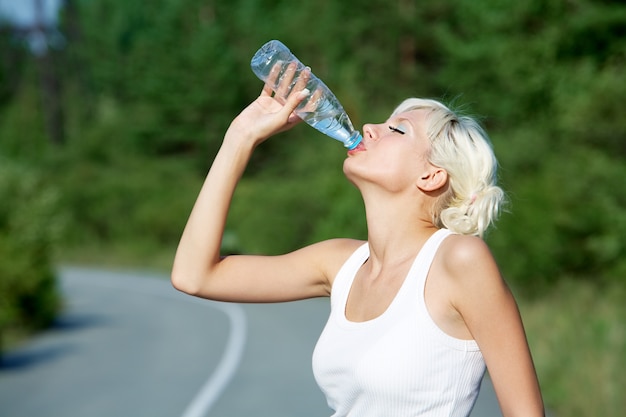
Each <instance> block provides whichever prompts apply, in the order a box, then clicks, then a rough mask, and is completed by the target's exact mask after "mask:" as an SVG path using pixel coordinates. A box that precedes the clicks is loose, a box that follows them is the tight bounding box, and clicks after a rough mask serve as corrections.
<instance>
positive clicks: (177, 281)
mask: <svg viewBox="0 0 626 417" xmlns="http://www.w3.org/2000/svg"><path fill="white" fill-rule="evenodd" d="M170 282H171V284H172V287H174V288H175V289H176V290H178V291H180V292H183V293H185V294H189V295H193V296H196V295H197V294H198V293H199V291H200V289H199V285H198V284H197V282H198V281H197V280H194V279H192V278H191V277H190V276H189V274H187V273H184V272H182V271H178V270H177V269H176V268H174V269H173V270H172V273H171V275H170Z"/></svg>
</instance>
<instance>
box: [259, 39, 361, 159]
mask: <svg viewBox="0 0 626 417" xmlns="http://www.w3.org/2000/svg"><path fill="white" fill-rule="evenodd" d="M291 63H296V71H295V76H294V77H293V80H292V82H291V84H290V86H289V89H291V88H293V87H294V85H295V84H296V82H297V80H298V77H299V76H300V73H301V72H302V71H303V70H304V69H305V68H306V67H305V66H304V65H303V64H302V62H300V61H299V60H298V58H296V57H295V56H294V55H293V54H292V53H291V51H290V50H289V49H288V48H287V47H286V46H285V45H283V43H282V42H280V41H277V40H272V41H269V42H268V43H266V44H265V45H263V46H262V47H261V48H260V49H259V50H258V51H257V52H256V53H255V54H254V56H253V57H252V61H251V62H250V66H251V67H252V71H253V72H254V73H255V74H256V76H257V77H259V78H260V79H261V80H262V81H264V82H267V79H268V77H269V74H270V72H271V71H272V68H274V66H275V65H276V64H279V65H280V71H279V74H278V77H277V79H276V83H275V85H274V86H272V89H273V90H274V92H275V91H276V87H277V86H278V85H279V84H280V82H281V81H282V78H283V76H284V73H285V70H286V69H287V67H288V66H289V64H291ZM306 88H307V89H308V90H309V91H310V92H311V94H309V96H308V97H307V98H305V99H304V100H303V101H302V103H300V105H298V107H297V108H296V111H295V113H296V114H297V115H298V117H300V118H301V119H302V120H304V121H305V122H307V123H308V124H309V125H311V126H313V127H314V128H315V129H317V130H319V131H320V132H322V133H323V134H325V135H327V136H330V137H331V138H333V139H336V140H338V141H339V142H342V143H343V144H344V146H345V147H346V148H348V149H354V148H356V147H357V146H358V144H359V143H360V142H361V140H362V139H363V137H362V136H361V133H360V132H359V131H357V130H355V129H354V127H353V126H352V121H351V120H350V118H349V117H348V115H347V114H346V112H345V110H344V109H343V106H342V105H341V103H339V100H337V97H335V95H334V94H333V93H332V92H331V91H330V89H329V88H328V87H327V86H326V84H324V83H323V82H322V81H321V80H320V79H319V78H317V77H316V76H315V75H314V74H313V73H310V77H309V80H308V82H307V84H306Z"/></svg>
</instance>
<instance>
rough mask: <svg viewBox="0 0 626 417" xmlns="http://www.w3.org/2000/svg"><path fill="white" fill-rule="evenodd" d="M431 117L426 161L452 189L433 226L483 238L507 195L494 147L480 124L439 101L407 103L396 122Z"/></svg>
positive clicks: (440, 204)
mask: <svg viewBox="0 0 626 417" xmlns="http://www.w3.org/2000/svg"><path fill="white" fill-rule="evenodd" d="M417 109H423V110H426V111H428V116H427V126H426V134H427V136H428V138H429V140H430V143H431V152H430V155H429V157H428V160H429V162H430V163H431V164H433V165H435V166H438V167H440V168H443V169H445V170H446V172H447V173H448V185H449V186H448V189H447V190H446V191H445V192H444V193H443V194H442V195H441V196H440V197H439V198H438V199H437V201H436V202H435V205H434V208H433V213H432V216H433V223H434V224H435V226H437V227H439V228H444V227H445V228H447V229H450V230H451V231H453V232H456V233H460V234H463V235H475V236H481V237H482V236H483V234H484V233H485V231H486V230H487V229H488V228H489V226H490V225H492V224H493V223H494V222H495V220H496V219H497V218H498V215H499V214H500V211H501V209H502V206H503V204H504V203H505V195H504V192H503V190H502V189H501V188H500V187H499V186H498V185H497V184H496V183H497V175H496V174H497V167H498V162H497V160H496V157H495V155H494V153H493V149H492V147H491V142H490V141H489V138H488V136H487V134H486V133H485V131H484V130H483V129H482V128H481V126H480V125H479V124H478V122H477V121H476V120H474V119H473V118H471V117H468V116H462V115H459V114H457V113H455V112H454V111H452V110H450V109H449V108H448V107H446V106H445V105H443V104H442V103H440V102H438V101H436V100H430V99H420V98H409V99H406V100H405V101H403V102H402V103H401V104H400V105H399V106H398V107H397V108H396V109H395V110H394V111H393V114H392V116H395V115H397V114H399V113H404V112H406V111H409V110H417Z"/></svg>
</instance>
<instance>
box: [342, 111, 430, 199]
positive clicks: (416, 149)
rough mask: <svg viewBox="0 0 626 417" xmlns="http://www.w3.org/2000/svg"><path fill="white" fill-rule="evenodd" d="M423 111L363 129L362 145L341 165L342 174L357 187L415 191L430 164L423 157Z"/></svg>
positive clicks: (426, 148)
mask: <svg viewBox="0 0 626 417" xmlns="http://www.w3.org/2000/svg"><path fill="white" fill-rule="evenodd" d="M427 114H428V113H427V111H426V110H423V109H419V110H410V111H406V112H404V113H400V114H397V115H395V116H392V117H391V118H389V119H388V120H387V121H386V122H385V123H381V124H366V125H364V126H363V141H362V144H361V145H359V146H358V147H357V148H355V149H354V150H352V151H349V152H348V158H347V159H346V160H345V162H344V172H345V174H346V176H347V177H348V179H350V181H352V182H353V183H355V184H356V185H357V186H358V185H359V184H360V183H361V182H362V181H366V182H373V183H376V184H380V185H382V186H383V187H385V188H387V189H389V190H390V191H400V190H404V189H406V187H415V184H416V183H417V179H418V178H419V177H420V176H421V175H423V173H424V171H425V169H426V168H427V167H428V166H431V164H430V163H429V162H428V160H427V157H428V154H429V152H430V142H429V140H428V137H427V136H426V118H427Z"/></svg>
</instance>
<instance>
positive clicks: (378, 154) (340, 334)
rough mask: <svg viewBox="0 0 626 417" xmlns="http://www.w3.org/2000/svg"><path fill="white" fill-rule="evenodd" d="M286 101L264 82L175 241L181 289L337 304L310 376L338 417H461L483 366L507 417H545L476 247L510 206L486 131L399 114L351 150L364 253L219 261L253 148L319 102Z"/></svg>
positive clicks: (513, 315) (457, 121) (290, 97)
mask: <svg viewBox="0 0 626 417" xmlns="http://www.w3.org/2000/svg"><path fill="white" fill-rule="evenodd" d="M292 91H293V93H292V94H288V93H287V91H286V90H283V91H281V89H280V88H279V90H278V91H277V92H276V95H275V96H273V94H272V92H271V90H270V88H269V86H268V85H266V86H265V88H264V90H263V92H262V93H261V95H260V96H259V97H258V98H257V99H256V100H255V101H254V102H252V103H251V104H250V105H249V106H248V107H247V108H246V109H245V110H244V111H243V112H242V113H241V114H239V115H238V116H237V117H236V118H235V119H234V121H233V122H232V124H231V125H230V127H229V129H228V131H227V132H226V135H225V137H224V141H223V144H222V146H221V148H220V150H219V152H218V154H217V156H216V158H215V160H214V162H213V165H212V167H211V169H210V171H209V174H208V176H207V178H206V182H205V184H204V186H203V188H202V190H201V192H200V194H199V196H198V199H197V201H196V204H195V206H194V208H193V210H192V213H191V215H190V217H189V220H188V223H187V226H186V227H185V230H184V233H183V236H182V238H181V241H180V245H179V247H178V251H177V253H176V258H175V262H174V267H173V271H172V283H173V285H174V286H175V288H177V289H179V290H181V291H183V292H186V293H188V294H192V295H195V296H198V297H203V298H208V299H212V300H221V301H233V302H281V301H291V300H298V299H305V298H312V297H327V296H330V297H331V316H330V318H329V320H328V323H327V325H326V328H325V329H324V331H323V333H322V335H321V337H320V340H319V342H318V344H317V346H316V348H315V352H314V355H313V368H314V374H315V378H316V380H317V381H318V383H319V385H320V387H321V389H322V390H323V391H324V393H325V395H326V398H327V400H328V404H329V406H330V407H331V408H332V409H333V410H334V411H335V414H334V416H358V417H364V416H378V417H383V416H384V417H392V416H430V417H432V416H467V415H468V414H469V413H470V411H471V408H472V406H473V404H474V401H475V399H476V396H477V395H478V389H479V387H480V381H481V378H482V376H483V373H484V371H485V367H486V368H487V369H488V370H489V374H490V376H491V379H492V381H493V384H494V387H495V391H496V394H497V397H498V400H499V402H500V406H501V409H502V412H503V415H504V416H506V417H510V416H524V417H530V416H542V415H543V404H542V399H541V394H540V391H539V386H538V382H537V378H536V374H535V370H534V367H533V363H532V359H531V355H530V352H529V349H528V344H527V342H526V338H525V334H524V329H523V326H522V322H521V319H520V315H519V313H518V309H517V306H516V303H515V301H514V299H513V297H512V295H511V292H510V291H509V289H508V288H507V286H506V284H505V283H504V281H503V280H502V278H501V276H500V273H499V271H498V267H497V266H496V263H495V262H494V259H493V257H492V255H491V253H490V251H489V249H488V248H487V246H486V244H485V243H484V242H483V240H482V239H481V238H480V237H479V236H481V235H482V234H483V232H484V231H485V229H486V228H487V227H488V226H489V225H490V224H491V223H492V221H493V220H494V219H495V217H496V215H497V213H498V207H499V205H500V203H501V200H502V191H501V190H500V188H498V187H497V186H496V185H495V169H496V161H495V158H494V156H493V152H492V150H491V147H490V145H489V143H488V141H487V140H486V137H485V135H484V133H483V132H482V130H481V129H480V128H479V126H478V125H477V124H476V123H475V122H474V121H473V120H471V119H469V118H463V117H458V116H456V115H455V114H454V113H452V112H451V111H450V110H448V109H447V108H446V107H445V106H443V105H442V104H440V103H438V102H435V101H430V100H420V99H409V100H407V101H405V102H404V103H402V104H401V105H400V106H399V107H398V108H397V109H396V110H395V111H394V113H393V114H392V116H391V117H390V118H389V120H387V122H385V123H383V124H367V125H365V126H364V127H363V141H362V143H361V144H360V145H359V146H358V147H357V148H356V149H354V150H352V151H349V152H348V157H347V158H346V160H345V162H344V173H345V175H346V176H347V178H348V179H349V180H350V181H351V182H352V183H353V184H354V185H355V186H356V187H357V188H358V189H359V190H360V192H361V194H362V196H363V199H364V202H365V208H366V217H367V225H368V238H367V241H366V242H363V241H358V240H352V239H332V240H328V241H323V242H320V243H317V244H313V245H310V246H307V247H305V248H302V249H300V250H297V251H294V252H292V253H289V254H285V255H281V256H249V255H237V256H229V257H225V258H222V257H220V245H221V239H222V234H223V232H224V227H225V222H226V217H227V213H228V209H229V205H230V201H231V198H232V196H233V193H234V190H235V187H236V184H237V182H238V180H239V178H240V177H241V175H242V173H243V171H244V169H245V166H246V164H247V162H248V160H249V158H250V156H251V154H252V152H253V150H254V148H255V147H256V146H257V145H259V144H260V143H262V142H263V141H264V140H266V139H267V138H269V137H270V136H272V135H274V134H276V133H278V132H281V131H284V130H287V129H289V128H291V127H292V126H294V125H295V124H297V123H298V122H299V121H300V120H299V119H298V118H297V117H296V116H295V114H294V113H293V111H294V109H295V108H296V106H297V105H298V104H299V103H300V101H302V100H303V98H304V97H306V96H307V95H308V94H309V92H308V91H307V90H302V86H301V85H300V86H296V88H294V89H293V90H292Z"/></svg>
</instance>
